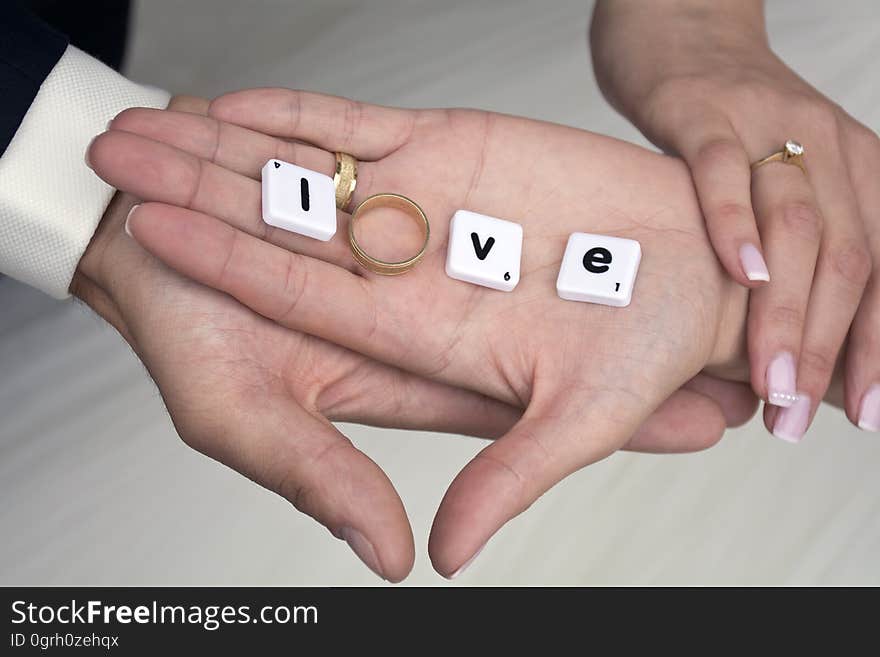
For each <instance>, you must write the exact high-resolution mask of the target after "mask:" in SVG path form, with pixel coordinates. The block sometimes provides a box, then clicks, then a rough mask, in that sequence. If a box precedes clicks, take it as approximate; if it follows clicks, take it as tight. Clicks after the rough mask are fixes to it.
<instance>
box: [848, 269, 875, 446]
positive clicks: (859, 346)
mask: <svg viewBox="0 0 880 657" xmlns="http://www.w3.org/2000/svg"><path fill="white" fill-rule="evenodd" d="M878 327H880V286H878V284H877V279H876V277H875V278H874V279H873V280H872V281H871V283H870V284H869V285H868V289H867V291H866V292H865V296H864V298H863V299H862V303H861V306H859V310H858V312H857V313H856V317H855V320H854V321H853V325H852V330H851V331H850V339H849V345H848V348H847V354H846V382H845V410H846V416H847V417H848V418H849V420H850V422H852V423H853V424H855V425H857V426H858V427H859V428H860V429H862V430H863V431H880V330H878Z"/></svg>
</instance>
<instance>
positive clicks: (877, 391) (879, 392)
mask: <svg viewBox="0 0 880 657" xmlns="http://www.w3.org/2000/svg"><path fill="white" fill-rule="evenodd" d="M859 429H861V430H862V431H880V384H877V383H875V384H873V385H872V386H871V387H870V388H868V391H867V392H866V393H865V396H864V397H862V406H861V408H860V409H859Z"/></svg>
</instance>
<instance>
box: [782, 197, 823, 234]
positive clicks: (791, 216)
mask: <svg viewBox="0 0 880 657" xmlns="http://www.w3.org/2000/svg"><path fill="white" fill-rule="evenodd" d="M780 221H781V223H782V225H783V227H784V228H785V229H786V230H787V231H789V232H791V233H793V234H794V235H798V236H800V237H803V238H805V239H808V240H810V241H814V242H816V241H818V240H819V237H820V236H821V234H822V218H821V217H820V216H819V212H818V211H817V210H816V208H815V207H813V206H812V205H811V204H810V203H804V202H795V203H789V204H787V205H785V206H783V208H782V210H781V211H780Z"/></svg>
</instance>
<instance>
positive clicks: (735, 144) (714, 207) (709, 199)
mask: <svg viewBox="0 0 880 657" xmlns="http://www.w3.org/2000/svg"><path fill="white" fill-rule="evenodd" d="M681 135H682V136H681V138H680V139H679V140H678V141H679V142H680V147H679V150H680V151H681V155H682V157H684V159H685V161H686V162H687V163H688V166H689V167H690V169H691V175H692V176H693V179H694V186H695V187H696V190H697V197H698V199H699V201H700V208H701V209H702V210H703V214H704V215H705V218H706V229H707V231H708V233H709V239H710V241H711V242H712V247H713V248H714V249H715V253H716V254H717V255H718V259H719V260H720V261H721V264H722V265H723V266H724V268H725V269H726V270H727V272H728V273H729V274H730V276H731V277H732V278H733V279H734V280H735V281H737V282H738V283H740V284H741V285H745V286H746V287H757V286H760V285H763V284H764V283H766V282H767V281H769V280H770V273H769V271H768V269H767V264H766V262H765V259H764V255H763V252H762V248H761V237H760V235H759V234H758V226H757V223H756V221H755V213H754V212H753V211H752V201H751V187H752V181H751V171H750V165H749V157H748V155H747V154H746V151H745V148H744V147H743V145H742V143H741V142H740V140H739V137H738V136H737V135H736V133H735V132H734V130H733V128H732V127H731V126H730V124H729V123H728V122H727V120H726V119H717V120H716V119H711V118H702V119H701V120H699V121H698V122H697V123H695V124H694V123H691V124H690V125H687V126H685V127H683V129H682V130H681Z"/></svg>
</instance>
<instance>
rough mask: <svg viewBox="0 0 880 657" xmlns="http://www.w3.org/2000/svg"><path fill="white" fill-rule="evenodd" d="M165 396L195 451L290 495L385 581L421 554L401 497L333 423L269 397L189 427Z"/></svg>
mask: <svg viewBox="0 0 880 657" xmlns="http://www.w3.org/2000/svg"><path fill="white" fill-rule="evenodd" d="M161 378H162V376H161V375H160V381H159V383H160V387H161V389H163V390H166V388H165V387H164V386H163V385H162V381H161ZM166 399H167V400H168V401H169V404H170V406H171V407H172V408H171V409H170V410H171V412H172V416H173V417H174V418H175V420H176V422H177V423H178V425H179V426H178V430H179V431H180V435H181V437H183V439H184V440H185V441H186V442H187V444H189V445H190V446H191V447H193V448H195V449H197V450H198V451H200V452H202V453H204V454H206V455H207V456H210V457H211V458H214V459H216V460H218V461H220V462H221V463H224V464H225V465H227V466H229V467H231V468H233V469H234V470H237V471H238V472H241V473H242V474H244V475H245V476H247V477H249V478H250V479H253V480H254V481H255V482H257V483H258V484H260V485H261V486H264V487H265V488H268V489H269V490H272V491H274V492H276V493H278V494H279V495H281V496H282V497H284V498H286V499H287V500H288V501H290V502H291V504H293V505H294V507H296V508H297V509H298V510H300V511H302V512H303V513H306V514H308V515H309V516H311V517H313V518H314V519H315V520H317V521H318V522H319V523H321V524H322V525H324V526H326V527H327V528H328V529H329V530H330V532H331V533H332V534H333V535H334V536H336V537H337V538H341V539H342V540H345V541H346V542H347V543H348V544H349V546H350V547H351V548H352V550H353V551H354V552H355V553H356V554H357V556H358V557H360V559H361V560H362V561H363V562H364V563H365V564H366V565H367V566H368V567H369V568H370V569H371V570H372V571H373V572H375V573H376V574H377V575H379V576H380V577H382V578H384V579H387V580H390V581H392V582H397V581H400V580H402V579H403V578H404V577H406V575H407V574H408V573H409V571H410V570H411V568H412V564H413V560H414V555H415V549H414V544H413V538H412V530H411V529H410V527H409V522H408V520H407V516H406V511H405V510H404V507H403V504H402V503H401V501H400V498H399V497H398V495H397V493H396V492H395V490H394V487H393V485H392V484H391V482H390V481H389V479H388V477H387V476H386V475H385V473H384V472H383V471H382V469H381V468H379V466H377V465H376V464H375V463H374V462H373V461H372V460H370V459H369V458H368V457H367V456H366V455H365V454H363V453H362V452H360V451H358V450H357V449H356V448H355V447H354V446H353V445H352V444H351V442H349V441H348V440H347V439H346V438H345V437H344V436H342V435H341V434H340V433H339V432H338V431H337V430H336V429H335V428H334V427H333V425H332V424H330V423H329V422H327V421H326V420H324V419H322V418H318V417H315V416H313V415H311V414H310V413H307V412H305V411H304V410H303V409H302V408H300V407H298V406H297V405H294V404H291V402H290V400H289V399H288V398H286V397H285V396H280V397H278V398H272V397H271V396H269V397H266V398H264V401H265V404H264V405H263V406H262V407H260V406H258V405H257V406H255V400H256V397H255V396H253V395H251V396H249V397H248V400H247V403H246V404H224V406H223V407H222V408H216V409H214V410H213V412H210V413H209V412H205V413H200V414H199V422H198V423H193V425H192V427H190V426H188V424H187V421H186V418H187V417H188V413H191V409H188V408H174V401H173V398H171V397H166ZM239 409H240V410H239ZM230 414H232V417H230ZM236 415H241V416H243V417H236ZM181 418H184V419H183V420H181ZM242 431H243V432H244V433H241V432H242Z"/></svg>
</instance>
